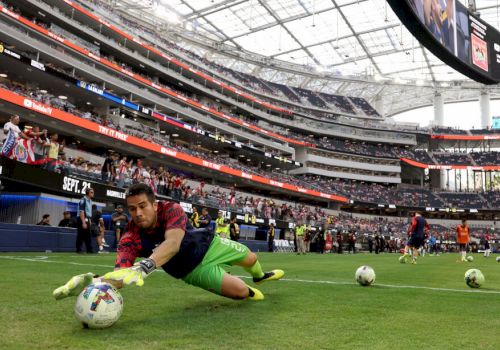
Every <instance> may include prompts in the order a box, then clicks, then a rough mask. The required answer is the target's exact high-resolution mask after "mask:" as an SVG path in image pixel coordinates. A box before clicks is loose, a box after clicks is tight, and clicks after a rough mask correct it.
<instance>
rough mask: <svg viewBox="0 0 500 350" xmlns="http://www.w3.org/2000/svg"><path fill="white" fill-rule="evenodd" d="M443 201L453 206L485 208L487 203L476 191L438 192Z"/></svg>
mask: <svg viewBox="0 0 500 350" xmlns="http://www.w3.org/2000/svg"><path fill="white" fill-rule="evenodd" d="M439 197H441V198H442V199H443V201H444V203H445V204H446V205H447V206H448V207H453V208H487V207H488V206H487V203H486V202H485V201H484V199H483V198H481V196H480V195H479V194H478V193H467V192H459V193H458V192H451V193H449V192H441V193H439Z"/></svg>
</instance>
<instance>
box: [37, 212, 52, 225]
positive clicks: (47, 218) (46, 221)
mask: <svg viewBox="0 0 500 350" xmlns="http://www.w3.org/2000/svg"><path fill="white" fill-rule="evenodd" d="M37 225H38V226H50V215H49V214H43V216H42V221H40V222H39V223H38V224H37Z"/></svg>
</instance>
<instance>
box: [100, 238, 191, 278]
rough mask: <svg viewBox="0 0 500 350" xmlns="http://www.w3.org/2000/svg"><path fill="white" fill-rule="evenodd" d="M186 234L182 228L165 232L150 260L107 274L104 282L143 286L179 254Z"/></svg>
mask: <svg viewBox="0 0 500 350" xmlns="http://www.w3.org/2000/svg"><path fill="white" fill-rule="evenodd" d="M184 232H185V231H184V230H183V229H180V228H175V229H170V230H167V231H166V232H165V240H164V241H163V242H162V243H161V244H160V245H159V246H158V247H157V248H156V249H155V250H154V251H153V254H151V255H150V256H149V258H147V259H143V260H141V261H140V262H139V263H136V264H135V265H134V266H132V267H128V268H125V269H119V270H115V271H113V272H109V273H107V274H105V275H104V281H106V282H110V283H111V282H112V281H116V282H120V283H122V284H131V283H135V284H136V285H138V286H142V285H143V284H144V278H146V277H147V276H149V275H150V274H151V273H152V272H153V271H154V270H156V267H157V266H162V265H164V264H166V263H167V262H168V261H170V259H172V258H173V257H174V256H175V255H176V254H177V253H178V252H179V249H180V246H181V242H182V239H183V238H184ZM121 286H122V285H120V287H121Z"/></svg>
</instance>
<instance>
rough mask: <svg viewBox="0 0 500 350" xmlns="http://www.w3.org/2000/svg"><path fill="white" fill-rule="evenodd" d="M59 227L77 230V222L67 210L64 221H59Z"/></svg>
mask: <svg viewBox="0 0 500 350" xmlns="http://www.w3.org/2000/svg"><path fill="white" fill-rule="evenodd" d="M57 226H59V227H69V228H76V221H75V219H73V218H72V217H71V213H70V212H69V211H68V210H66V211H65V212H64V213H63V219H62V220H61V221H59V225H57Z"/></svg>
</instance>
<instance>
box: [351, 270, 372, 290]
mask: <svg viewBox="0 0 500 350" xmlns="http://www.w3.org/2000/svg"><path fill="white" fill-rule="evenodd" d="M354 276H355V278H356V282H358V283H359V284H361V285H362V286H369V285H370V284H372V283H373V282H375V271H373V269H372V268H371V267H370V266H361V267H360V268H358V269H357V270H356V274H355V275H354Z"/></svg>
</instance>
